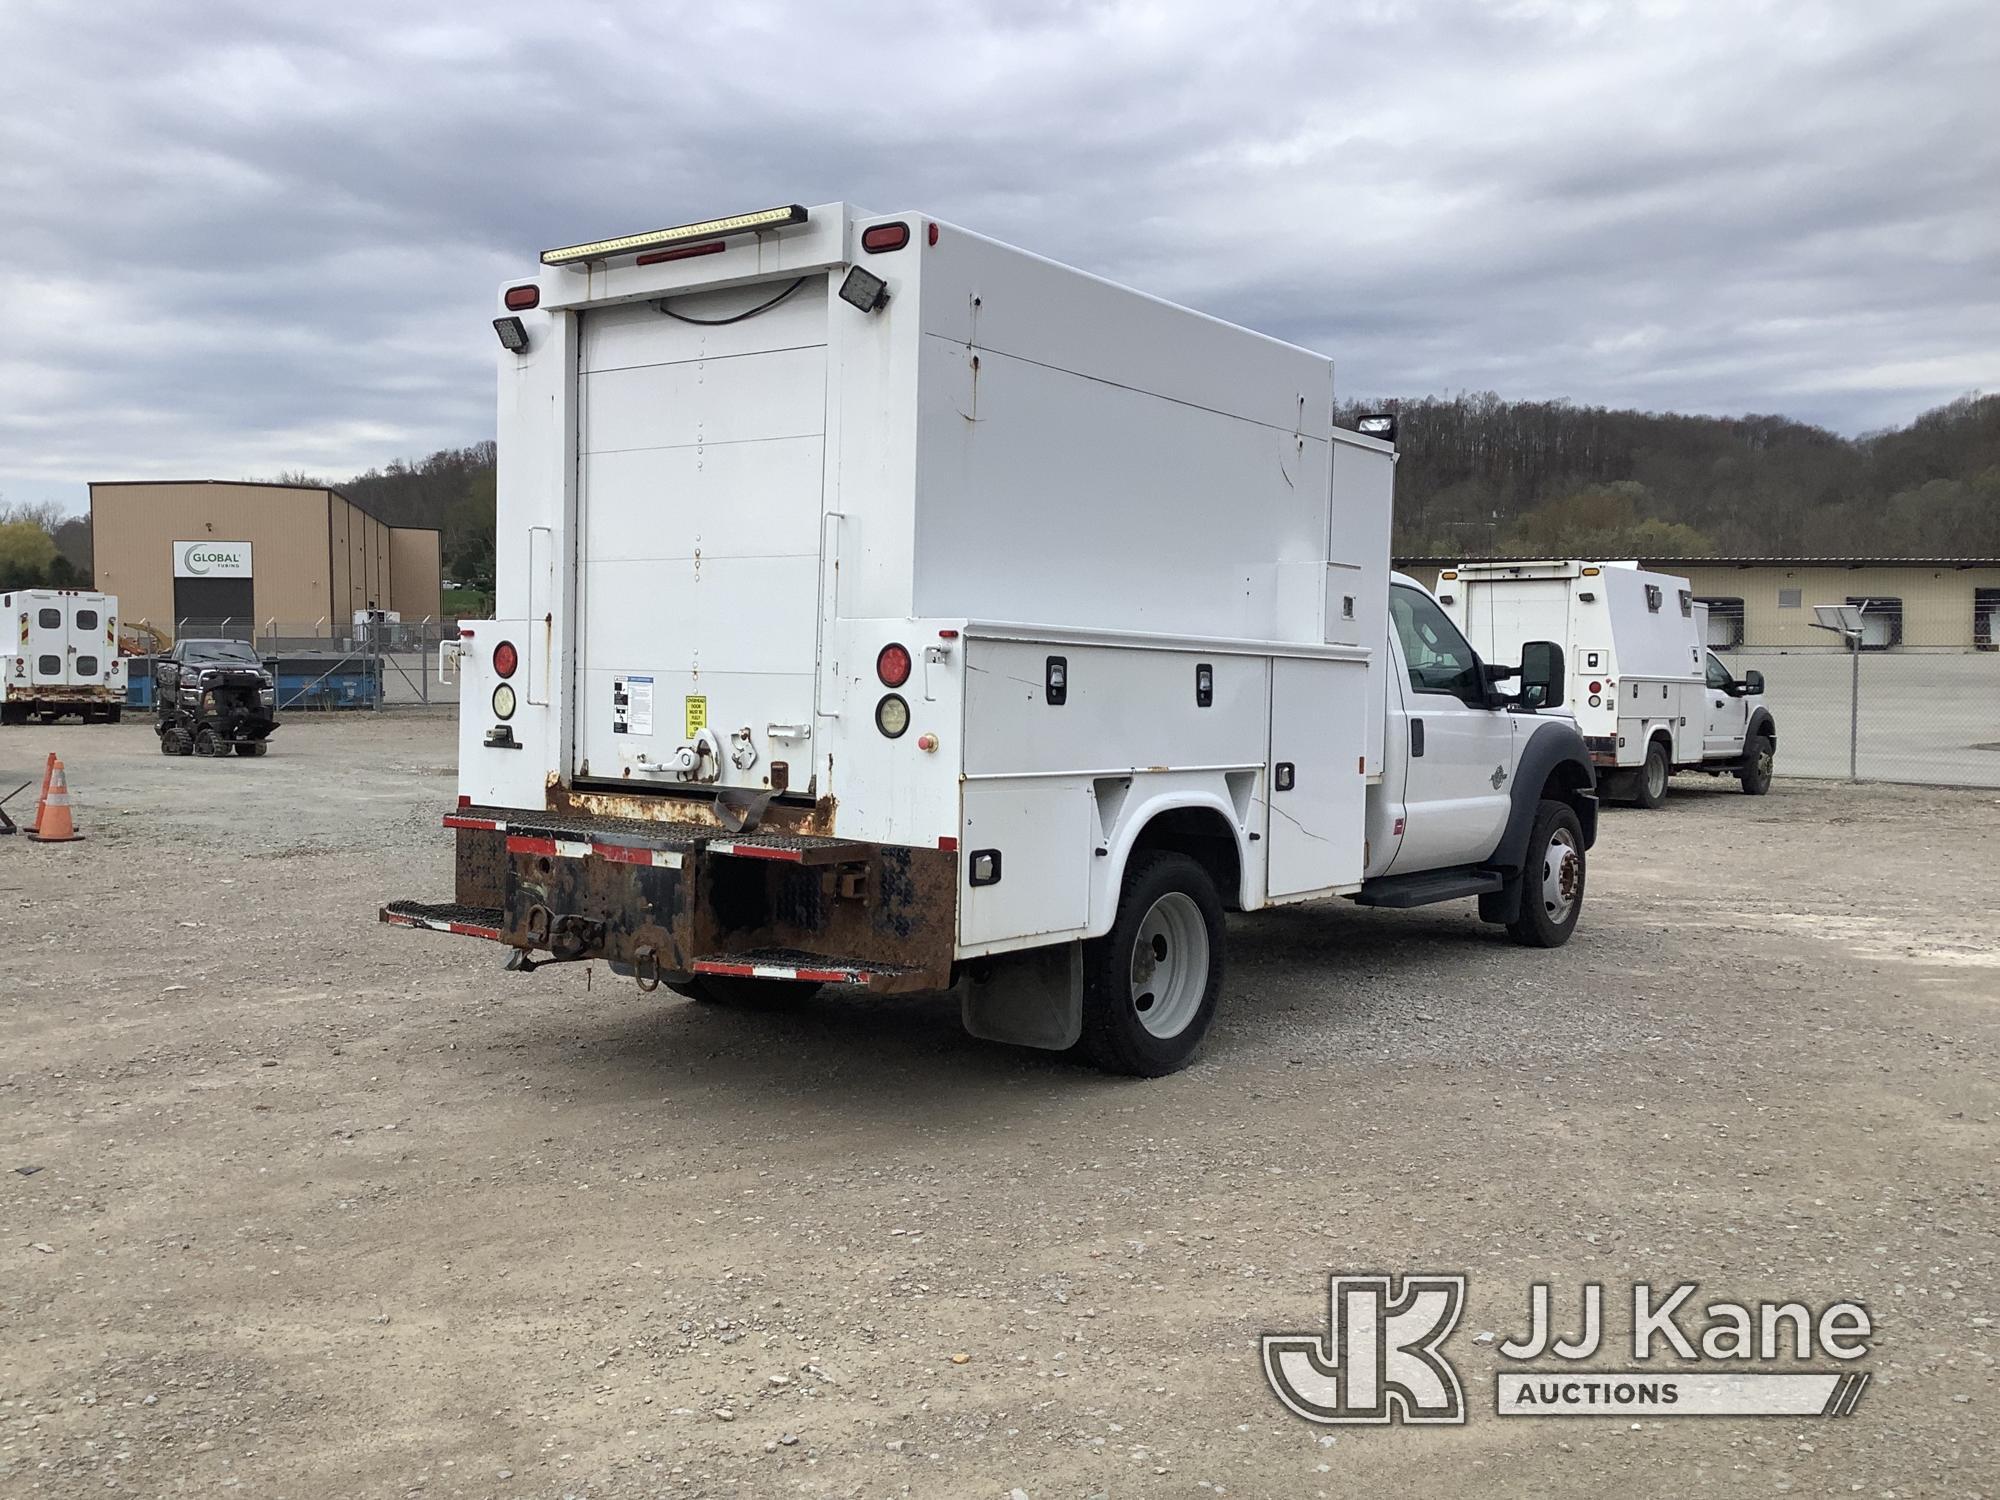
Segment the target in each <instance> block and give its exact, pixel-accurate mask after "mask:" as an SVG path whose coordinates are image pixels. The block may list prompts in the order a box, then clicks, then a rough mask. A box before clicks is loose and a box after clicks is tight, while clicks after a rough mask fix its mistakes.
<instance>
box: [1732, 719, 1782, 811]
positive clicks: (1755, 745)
mask: <svg viewBox="0 0 2000 1500" xmlns="http://www.w3.org/2000/svg"><path fill="white" fill-rule="evenodd" d="M1777 758H1778V747H1777V746H1776V745H1773V744H1772V743H1771V737H1770V736H1769V735H1768V734H1753V735H1751V736H1750V742H1749V743H1748V744H1746V745H1745V746H1744V747H1743V769H1742V770H1740V771H1738V772H1737V773H1736V779H1737V780H1738V781H1740V782H1741V783H1742V784H1743V790H1744V791H1746V792H1748V793H1749V794H1750V795H1751V796H1753V797H1761V796H1763V795H1764V793H1766V792H1768V791H1770V790H1771V766H1772V763H1773V762H1774V761H1776V759H1777Z"/></svg>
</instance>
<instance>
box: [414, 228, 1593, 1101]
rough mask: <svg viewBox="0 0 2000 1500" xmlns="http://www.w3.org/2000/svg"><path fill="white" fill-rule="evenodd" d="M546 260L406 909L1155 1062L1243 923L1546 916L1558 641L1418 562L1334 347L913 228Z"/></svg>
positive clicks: (1558, 755) (1558, 816)
mask: <svg viewBox="0 0 2000 1500" xmlns="http://www.w3.org/2000/svg"><path fill="white" fill-rule="evenodd" d="M542 259H543V268H542V270H541V271H540V273H539V275H538V276H536V277H535V278H533V279H531V280H522V281H519V282H515V283H512V284H510V285H508V286H505V287H503V288H501V289H500V292H499V296H498V305H497V306H496V308H495V312H496V313H497V314H498V316H497V317H496V319H495V329H496V332H497V334H498V336H499V339H500V342H501V345H502V351H501V353H500V417H499V443H500V470H499V502H498V503H499V511H498V536H497V569H498V598H499V605H500V607H499V609H498V610H497V611H496V613H497V614H498V616H499V618H497V619H494V620H490V621H477V622H471V623H467V624H465V625H463V626H462V627H461V631H460V640H459V641H458V642H457V643H456V646H455V649H454V650H453V652H452V655H453V657H454V658H455V668H454V670H456V671H457V672H458V673H459V674H460V675H461V696H460V704H461V707H460V726H461V728H460V747H459V756H460V762H459V764H460V772H459V797H458V803H459V805H458V807H457V808H456V809H454V810H453V811H452V812H450V813H449V814H447V815H446V817H445V819H444V821H445V824H446V826H447V827H449V828H451V829H454V830H456V834H457V840H458V864H457V889H456V891H455V893H454V899H453V900H452V901H450V902H435V901H432V902H423V901H415V900H411V901H397V902H394V903H392V904H390V905H389V906H387V907H385V908H384V909H383V912H382V917H383V920H385V921H388V922H392V923H400V924H403V925H407V926H418V927H431V928H438V929H443V930H446V931H451V932H457V933H463V934H469V935H472V936H476V937H481V938H487V939H492V940H494V941H497V942H500V943H503V944H506V945H509V946H510V947H511V948H512V949H513V950H514V952H513V956H512V958H511V959H510V964H511V965H512V966H513V967H515V968H517V969H531V968H533V967H535V966H537V965H539V964H542V963H547V962H550V961H576V960H581V959H600V960H603V961H605V962H607V963H609V964H610V965H611V966H612V967H613V968H615V969H617V970H619V971H621V972H627V973H630V974H632V975H634V976H635V977H636V978H637V980H638V982H639V984H640V986H641V988H644V989H652V988H655V987H657V986H658V985H659V984H662V983H664V984H667V985H668V986H670V987H672V988H675V989H678V990H681V991H683V992H685V993H688V994H691V995H693V996H695V997H696V998H700V999H707V1000H731V1001H734V1000H753V999H770V998H773V997H777V996H783V995H796V994H799V993H804V992H807V991H810V990H811V989H813V988H815V987H816V986H818V985H820V984H824V983H838V984H850V985H866V986H870V987H873V988H874V989H877V990H880V991H885V992H892V993H913V992H922V991H939V990H945V989H952V988H955V989H956V991H957V993H958V995H959V997H960V1002H961V1005H962V1014H963V1017H964V1020H965V1023H966V1025H967V1027H968V1029H969V1030H971V1031H972V1032H974V1033H975V1034H977V1035H980V1036H985V1037H989V1038H994V1039H999V1040H1004V1041H1010V1042H1016V1043H1022V1044H1027V1045H1034V1046H1042V1047H1049V1048H1059V1049H1068V1048H1077V1049H1078V1050H1079V1051H1080V1052H1081V1053H1082V1054H1083V1055H1085V1056H1087V1057H1088V1058H1089V1059H1091V1060H1093V1061H1095V1062H1096V1063H1097V1064H1099V1065H1100V1066H1103V1067H1105V1068H1107V1069H1111V1070H1114V1071H1121V1072H1127V1073H1136V1074H1158V1073H1164V1072H1168V1071H1171V1070H1172V1069H1174V1068H1177V1067H1180V1066H1181V1065H1182V1064H1184V1063H1185V1062H1186V1061H1187V1059H1188V1057H1189V1056H1190V1055H1191V1054H1192V1053H1193V1051H1194V1049H1195V1046H1196V1044H1197V1043H1198V1042H1199V1040H1200V1038H1201V1036H1202V1034H1203V1032H1204V1031H1205V1030H1206V1029H1207V1027H1208V1024H1209V1021H1210V1019H1211V1017H1212V1016H1213V1014H1214V1011H1215V1006H1216V1001H1217V998H1218V996H1219V994H1220V992H1221V987H1222V975H1223V936H1224V929H1223V913H1224V912H1225V910H1244V911H1249V910H1255V909H1257V908H1259V907H1264V906H1269V905H1274V904H1278V903H1288V902H1303V901H1312V900H1318V899H1321V898H1325V897H1332V896H1345V897H1350V898H1352V899H1354V900H1356V901H1359V902H1364V903H1373V904H1376V905H1384V906H1411V905H1417V904H1420V903H1425V902H1430V901H1442V900H1449V899H1454V898H1461V897H1476V898H1477V899H1478V901H1479V909H1480V914H1481V915H1482V916H1483V917H1485V918H1486V919H1487V920H1489V921H1491V922H1494V923H1496V924H1501V925H1503V926H1505V927H1507V928H1508V929H1509V930H1510V931H1511V932H1512V933H1513V934H1514V935H1515V936H1516V937H1517V938H1518V939H1520V940H1521V941H1523V942H1525V943H1529V944H1539V945H1543V946H1555V945H1558V944H1560V943H1562V942H1564V941H1565V940H1566V939H1567V938H1568V937H1569V935H1570V932H1571V930H1572V929H1573V927H1574V925H1575V923H1576V920H1577V916H1578V912H1579V911H1580V909H1581V903H1582V899H1583V889H1584V858H1585V851H1586V850H1587V849H1588V848H1589V846H1590V844H1591V842H1592V839H1593V838H1594V834H1595V826H1596V799H1595V796H1594V793H1593V786H1594V781H1593V776H1592V772H1591V767H1590V761H1589V757H1588V755H1587V754H1586V753H1585V750H1584V747H1583V743H1582V741H1581V739H1580V738H1579V737H1578V736H1577V733H1576V730H1575V727H1574V725H1573V723H1572V722H1571V721H1570V720H1569V719H1568V718H1567V717H1565V716H1560V715H1554V714H1549V713H1540V712H1537V711H1536V710H1537V707H1538V706H1552V705H1553V704H1554V702H1555V701H1556V699H1557V697H1558V695H1559V693H1560V689H1561V665H1560V652H1559V651H1557V650H1556V649H1555V648H1554V647H1553V646H1552V645H1548V644H1538V645H1537V646H1536V647H1534V648H1533V649H1532V650H1530V651H1529V652H1527V653H1526V662H1525V666H1524V667H1523V668H1516V669H1514V670H1495V669H1492V668H1488V667H1486V666H1484V665H1482V664H1481V663H1480V662H1479V661H1478V660H1477V659H1476V658H1475V657H1474V655H1473V653H1472V651H1471V650H1470V649H1469V647H1468V646H1467V645H1466V643H1465V641H1464V639H1463V638H1462V637H1461V636H1460V635H1459V633H1458V632H1457V631H1456V630H1455V629H1454V628H1453V627H1452V625H1451V623H1450V621H1449V620H1447V619H1446V618H1445V615H1444V613H1443V611H1442V610H1441V609H1440V608H1439V607H1438V605H1437V603H1436V601H1435V599H1434V598H1433V597H1432V596H1431V595H1430V594H1429V593H1427V592H1426V591H1424V590H1423V589H1422V588H1420V587H1418V586H1417V585H1416V584H1414V583H1413V582H1411V581H1410V580H1408V579H1402V578H1392V576H1391V574H1390V571H1389V562H1388V552H1389V523H1390V506H1391V494H1392V481H1393V476H1394V469H1395V451H1394V448H1393V445H1392V443H1391V442H1390V441H1387V440H1384V439H1383V438H1381V437H1375V436H1366V435H1361V434H1358V433H1353V432H1346V431H1341V430H1337V429H1335V428H1334V426H1333V424H1332V411H1333V372H1332V366H1331V363H1330V362H1329V361H1328V360H1327V359H1325V358H1323V357H1322V356H1320V355H1317V354H1313V353H1310V352H1308V351H1306V350H1304V349H1299V348H1294V347H1292V346H1289V345H1286V344H1282V343H1279V342H1277V341H1275V340H1273V339H1270V338H1266V337H1263V336H1261V335H1259V334H1256V333H1252V332H1249V331H1247V330H1245V329H1242V328H1236V327H1232V326H1230V325H1228V324H1224V323H1221V322H1218V321H1216V320H1214V319H1212V318H1208V317H1204V316H1203V315H1201V314H1199V313H1196V312H1191V311H1189V310H1187V309H1185V308H1181V307H1176V306H1173V305H1170V304H1168V303H1165V302H1162V301H1159V300H1157V299H1155V298H1152V297H1148V296H1145V295H1142V294H1141V293H1138V292H1135V291H1131V290H1128V289H1126V288H1123V287H1119V286H1115V285H1112V284H1110V283H1108V282H1105V281H1102V280H1100V279H1098V278H1096V277H1093V276H1089V275H1086V274H1083V273H1082V272H1079V271H1075V270H1072V269H1069V268H1066V267H1063V266H1060V265H1056V264H1054V263H1052V262H1050V261H1047V260H1043V259H1041V258H1039V257H1037V256H1034V255H1030V254H1027V253H1025V252H1023V251H1020V250H1016V249H1011V248H1009V247H1007V246H1005V245H1001V244H997V243H995V242H994V241H992V240H989V239H985V238H982V237H980V236H979V235H976V234H972V233H969V232H968V231H966V230H963V229H960V228H957V227H955V226H953V225H949V224H943V223H939V222H938V221H936V220H934V219H931V218H927V217H925V216H923V215H920V214H913V213H905V214H894V215H886V216H884V215H866V214H862V213H860V212H858V211H857V210H855V209H853V208H851V207H848V206H846V205H842V204H828V205H823V206H819V207H815V208H811V209H809V210H808V209H806V208H803V207H796V206H794V207H781V208H776V209H771V210H767V211H764V212H760V213H754V214H746V215H739V216H736V217H733V218H728V219H721V220H714V221H709V222H707V223H702V224H695V225H687V226H682V227H680V228H676V229H671V230H663V231H658V232H656V233H651V234H641V235H633V236H629V237H625V238H622V239H616V240H607V241H601V242H595V243H592V244H587V245H580V246H571V247H567V248H564V249H560V250H555V251H550V252H547V253H546V254H544V256H543V257H542ZM440 669H441V670H444V669H445V662H444V661H443V660H442V659H441V662H440ZM1515 678H1519V679H1520V685H1519V689H1518V691H1516V692H1514V693H1513V694H1512V695H1511V696H1510V695H1509V694H1507V693H1505V692H1503V691H1502V690H1501V688H1500V687H1499V686H1498V685H1497V684H1498V683H1499V682H1501V681H1503V680H1512V679H1515Z"/></svg>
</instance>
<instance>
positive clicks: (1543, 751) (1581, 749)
mask: <svg viewBox="0 0 2000 1500" xmlns="http://www.w3.org/2000/svg"><path fill="white" fill-rule="evenodd" d="M1558 767H1574V768H1575V772H1576V775H1575V777H1574V778H1573V779H1574V780H1575V783H1576V785H1578V786H1579V787H1581V788H1582V795H1581V796H1579V797H1577V798H1575V799H1573V805H1574V806H1575V808H1576V817H1577V821H1578V822H1579V823H1581V824H1582V825H1583V847H1584V848H1586V849H1588V848H1590V847H1591V846H1592V845H1593V844H1595V843H1596V842H1597V770H1596V768H1595V767H1594V766H1592V765H1591V763H1590V751H1589V750H1588V749H1586V748H1585V746H1584V743H1583V736H1582V735H1581V734H1579V733H1578V732H1577V728H1576V725H1575V724H1573V723H1571V722H1569V721H1567V720H1564V719H1543V720H1541V721H1540V725H1539V727H1538V728H1537V729H1536V730H1535V732H1534V734H1533V735H1531V736H1530V737H1529V739H1528V742H1527V743H1526V744H1525V745H1523V746H1522V747H1521V753H1520V756H1519V757H1518V758H1517V759H1516V760H1515V763H1514V789H1513V792H1512V794H1511V799H1510V800H1511V803H1512V805H1511V807H1510V808H1509V810H1508V813H1507V828H1506V831H1505V832H1504V833H1502V834H1501V835H1500V842H1499V843H1498V844H1497V845H1496V846H1495V847H1494V850H1493V853H1492V855H1491V856H1490V857H1489V858H1488V859H1487V860H1486V861H1485V863H1486V865H1487V867H1488V868H1489V869H1496V870H1505V871H1507V872H1508V873H1510V874H1511V873H1513V872H1515V871H1517V870H1519V869H1520V868H1521V866H1522V864H1523V863H1524V862H1525V861H1526V859H1527V857H1528V835H1529V834H1530V833H1531V832H1532V831H1533V829H1534V824H1535V810H1536V808H1538V807H1539V806H1540V805H1541V801H1542V789H1543V788H1544V787H1546V786H1547V785H1548V783H1549V777H1550V776H1551V775H1552V774H1554V773H1555V772H1556V770H1557V768H1558Z"/></svg>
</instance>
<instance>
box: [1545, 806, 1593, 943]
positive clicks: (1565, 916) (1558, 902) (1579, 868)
mask: <svg viewBox="0 0 2000 1500" xmlns="http://www.w3.org/2000/svg"><path fill="white" fill-rule="evenodd" d="M1582 893H1583V853H1582V851H1581V850H1579V849H1578V848H1577V847H1576V836H1575V835H1574V834H1572V833H1571V832H1570V831H1569V830H1568V829H1567V828H1558V829H1557V830H1556V831H1555V832H1554V833H1552V834H1550V835H1549V842H1548V847H1547V848H1546V849H1544V850H1543V851H1542V910H1543V911H1544V912H1546V913H1547V914H1548V918H1549V921H1550V922H1552V923H1554V924H1555V925H1556V926H1558V927H1560V926H1562V925H1563V923H1565V922H1567V921H1568V920H1569V917H1570V913H1571V912H1572V911H1574V910H1575V909H1576V901H1577V897H1578V896H1580V895H1581V894H1582Z"/></svg>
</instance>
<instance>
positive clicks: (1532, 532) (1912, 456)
mask: <svg viewBox="0 0 2000 1500" xmlns="http://www.w3.org/2000/svg"><path fill="white" fill-rule="evenodd" d="M1363 411H1395V412H1397V414H1398V418H1399V422H1398V425H1399V429H1400V430H1399V432H1398V437H1397V444H1398V447H1399V448H1400V449H1401V452H1402V460H1401V463H1400V465H1399V467H1398V469H1397V471H1396V542H1395V550H1396V552H1397V553H1398V555H1401V556H1459V555H1473V554H1480V553H1500V554H1507V553H1528V552H1534V553H1540V554H1542V555H1544V556H1546V555H1548V554H1549V553H1551V552H1554V553H1565V554H1571V555H1582V554H1586V553H1588V554H1595V555H1600V556H1619V555H1623V556H1647V557H1674V556H1701V555H1704V554H1708V555H1728V556H1795V557H1826V556H1846V557H1857V556H1883V557H1959V556H1982V557H1995V556H2000V396H1968V397H1965V398H1964V399H1962V400H1959V401H1954V402H1952V403H1951V404H1950V405H1948V406H1941V407H1939V408H1937V409H1936V410H1934V411H1929V412H1926V413H1924V415H1922V416H1921V417H1919V418H1917V419H1916V421H1914V422H1912V423H1911V424H1910V425H1909V426H1907V427H1901V428H1895V429H1891V430H1888V431H1884V432H1878V433H1871V434H1868V435H1866V436H1863V437H1860V438H1843V437H1841V436H1839V435H1838V434H1836V433H1832V432H1828V431H1826V430H1825V429H1823V428H1818V427H1811V426H1807V425H1806V424H1804V423H1801V422H1794V421H1792V420H1790V419H1789V418H1786V417H1775V416H1747V417H1695V416H1680V415H1675V414H1671V413H1658V412H1637V411H1612V410H1607V409H1606V408H1604V407H1591V406H1573V405H1571V404H1570V403H1568V402H1566V401H1503V400H1501V399H1500V398H1499V397H1498V396H1495V395H1492V394H1490V393H1489V394H1485V395H1477V396H1472V395H1460V396H1455V397H1450V398H1443V397H1435V396H1426V397H1422V398H1419V399H1416V400H1404V401H1381V402H1375V403H1367V404H1353V405H1349V406H1346V407H1344V408H1343V409H1342V412H1341V415H1340V420H1341V422H1342V423H1343V425H1349V426H1351V425H1352V423H1353V419H1354V418H1355V417H1356V416H1358V415H1359V414H1360V413H1361V412H1363Z"/></svg>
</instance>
